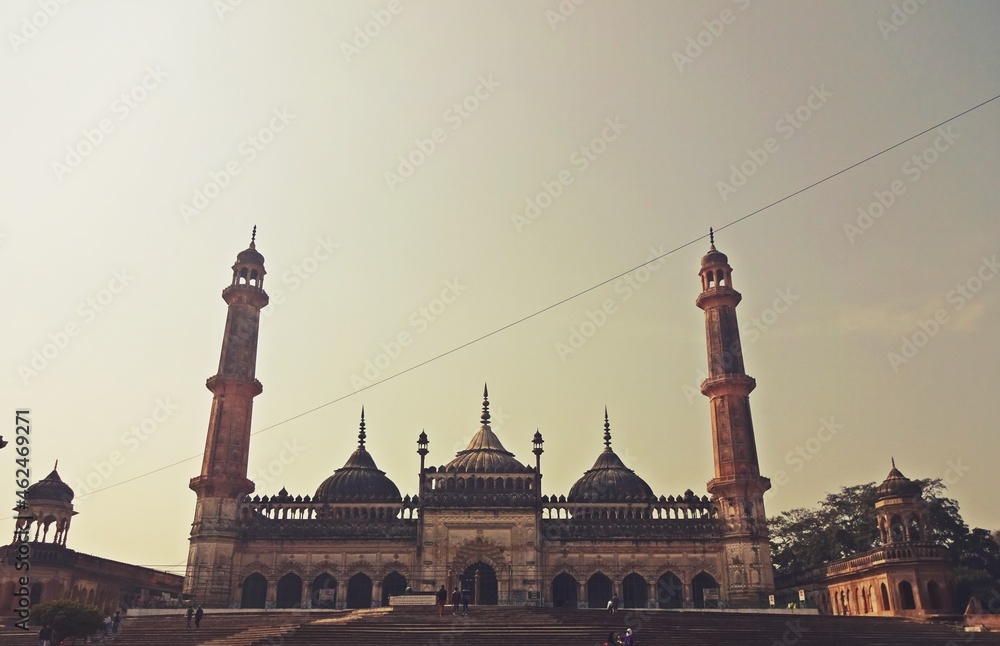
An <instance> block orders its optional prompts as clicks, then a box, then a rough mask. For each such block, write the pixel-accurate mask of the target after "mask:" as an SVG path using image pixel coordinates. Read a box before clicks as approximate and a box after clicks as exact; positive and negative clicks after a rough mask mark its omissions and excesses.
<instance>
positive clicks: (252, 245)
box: [250, 224, 257, 249]
mask: <svg viewBox="0 0 1000 646" xmlns="http://www.w3.org/2000/svg"><path fill="white" fill-rule="evenodd" d="M256 242H257V225H256V224H255V225H253V233H251V234H250V248H251V249H256V248H257V245H256Z"/></svg>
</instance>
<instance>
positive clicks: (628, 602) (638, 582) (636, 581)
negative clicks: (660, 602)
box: [622, 572, 649, 608]
mask: <svg viewBox="0 0 1000 646" xmlns="http://www.w3.org/2000/svg"><path fill="white" fill-rule="evenodd" d="M648 598H649V585H648V584H647V583H646V579H644V578H643V577H642V575H641V574H639V573H638V572H633V573H632V574H629V575H628V576H627V577H625V578H624V579H622V605H624V607H626V608H645V607H646V600H647V599H648Z"/></svg>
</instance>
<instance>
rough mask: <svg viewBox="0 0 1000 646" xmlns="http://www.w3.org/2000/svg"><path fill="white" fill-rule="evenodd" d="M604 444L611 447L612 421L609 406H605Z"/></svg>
mask: <svg viewBox="0 0 1000 646" xmlns="http://www.w3.org/2000/svg"><path fill="white" fill-rule="evenodd" d="M604 446H605V447H606V448H608V449H610V448H611V422H609V421H608V407H607V406H605V407H604Z"/></svg>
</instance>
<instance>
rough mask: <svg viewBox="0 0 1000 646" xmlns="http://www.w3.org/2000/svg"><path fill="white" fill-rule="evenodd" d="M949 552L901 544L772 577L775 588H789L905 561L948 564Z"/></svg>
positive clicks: (926, 545)
mask: <svg viewBox="0 0 1000 646" xmlns="http://www.w3.org/2000/svg"><path fill="white" fill-rule="evenodd" d="M947 560H948V550H947V549H946V548H945V547H944V546H943V545H939V544H937V543H918V542H912V543H900V544H889V545H883V546H880V547H876V548H874V549H872V550H869V551H867V552H864V553H862V554H858V555H856V556H848V557H846V558H843V559H839V560H837V561H831V562H830V563H826V564H824V565H821V566H819V567H815V568H812V569H811V570H805V571H803V572H795V573H791V574H784V575H779V576H777V577H775V585H776V586H777V587H778V588H790V587H793V586H799V585H805V584H807V583H813V582H816V581H821V580H824V579H829V578H834V577H839V576H845V575H851V574H856V573H858V572H863V571H865V570H867V569H869V568H872V567H875V566H881V565H887V564H892V563H904V562H908V561H947Z"/></svg>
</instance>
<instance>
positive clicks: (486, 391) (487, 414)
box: [480, 383, 490, 426]
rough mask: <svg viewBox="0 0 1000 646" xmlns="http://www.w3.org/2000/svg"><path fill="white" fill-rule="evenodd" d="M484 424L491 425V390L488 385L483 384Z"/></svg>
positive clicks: (481, 419) (482, 419)
mask: <svg viewBox="0 0 1000 646" xmlns="http://www.w3.org/2000/svg"><path fill="white" fill-rule="evenodd" d="M480 421H482V423H483V426H489V425H490V391H489V388H488V387H487V385H486V384H485V383H484V384H483V416H482V418H480Z"/></svg>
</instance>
